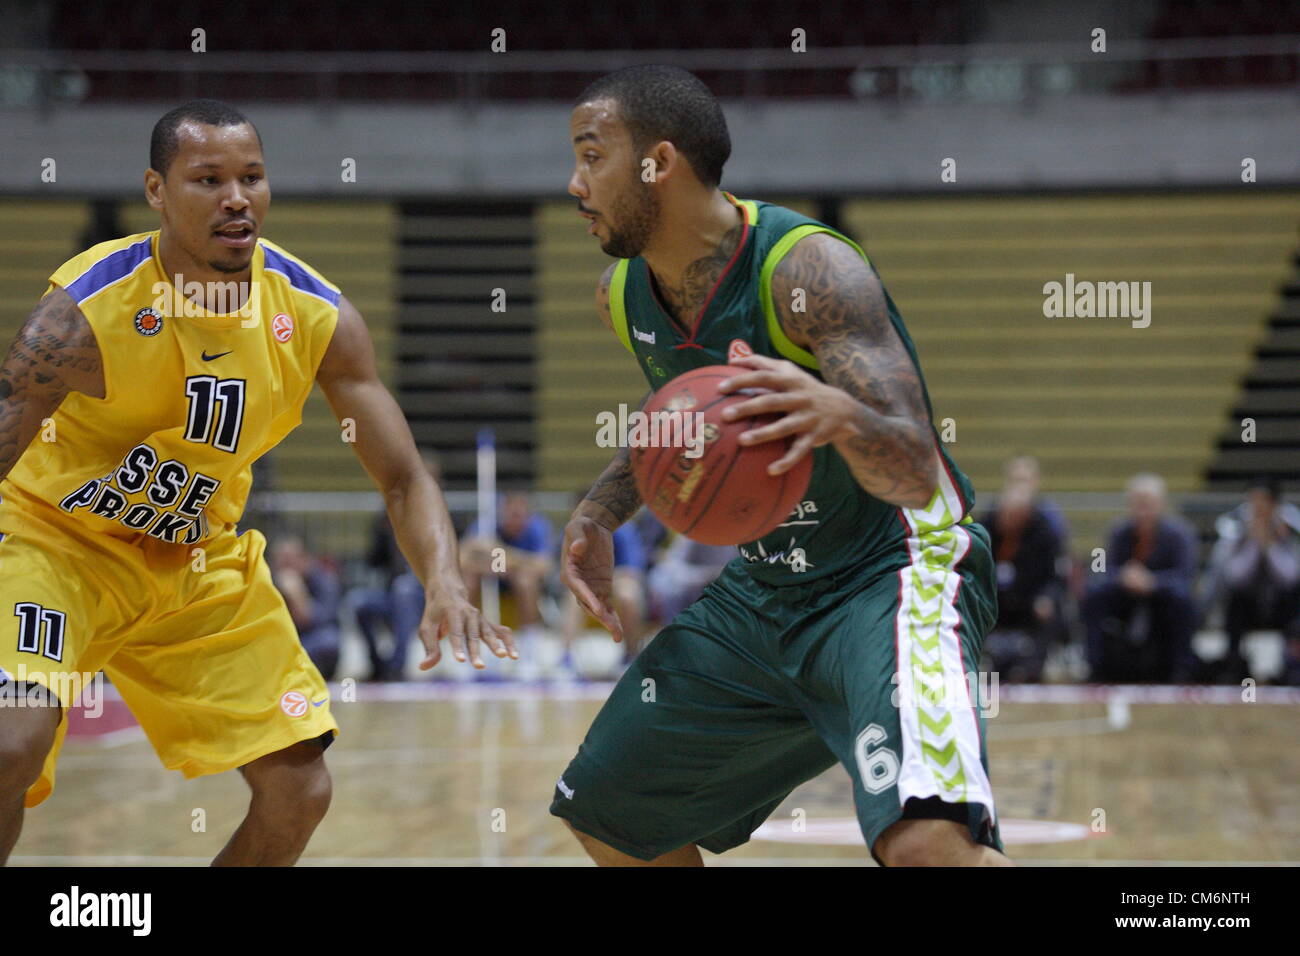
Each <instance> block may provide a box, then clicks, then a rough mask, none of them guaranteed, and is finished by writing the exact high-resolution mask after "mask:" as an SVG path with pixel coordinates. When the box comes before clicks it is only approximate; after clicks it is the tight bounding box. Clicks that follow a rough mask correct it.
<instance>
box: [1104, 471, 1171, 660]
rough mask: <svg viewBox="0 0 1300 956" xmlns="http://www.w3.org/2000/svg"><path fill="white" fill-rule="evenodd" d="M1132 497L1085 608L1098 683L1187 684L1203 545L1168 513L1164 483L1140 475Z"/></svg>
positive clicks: (1132, 486) (1133, 482)
mask: <svg viewBox="0 0 1300 956" xmlns="http://www.w3.org/2000/svg"><path fill="white" fill-rule="evenodd" d="M1127 496H1128V510H1129V516H1128V519H1127V520H1125V521H1123V522H1122V523H1121V524H1120V525H1118V526H1117V527H1116V528H1115V530H1114V531H1113V532H1112V533H1111V536H1110V543H1109V544H1108V545H1107V548H1106V553H1105V560H1106V564H1105V571H1103V572H1100V573H1098V574H1094V575H1093V578H1092V581H1091V582H1090V587H1089V590H1088V594H1087V596H1086V597H1085V599H1084V603H1083V618H1084V625H1085V627H1086V628H1087V634H1088V663H1089V664H1090V665H1091V666H1092V679H1093V680H1094V681H1104V682H1126V681H1154V682H1167V681H1175V682H1178V681H1186V680H1189V679H1191V677H1192V675H1193V673H1194V667H1193V663H1194V658H1193V657H1192V653H1191V639H1192V631H1193V629H1194V627H1195V622H1196V606H1195V602H1194V600H1193V598H1192V587H1193V581H1194V578H1195V575H1196V565H1197V542H1196V537H1195V534H1194V533H1193V531H1192V530H1191V528H1190V527H1189V526H1188V525H1187V523H1186V522H1185V521H1183V520H1182V519H1181V518H1179V517H1177V516H1176V515H1172V514H1169V513H1167V511H1166V507H1167V503H1166V498H1165V483H1164V481H1163V480H1162V479H1161V478H1160V477H1159V476H1157V475H1152V474H1140V475H1136V476H1135V477H1133V478H1132V479H1130V480H1129V483H1128V487H1127Z"/></svg>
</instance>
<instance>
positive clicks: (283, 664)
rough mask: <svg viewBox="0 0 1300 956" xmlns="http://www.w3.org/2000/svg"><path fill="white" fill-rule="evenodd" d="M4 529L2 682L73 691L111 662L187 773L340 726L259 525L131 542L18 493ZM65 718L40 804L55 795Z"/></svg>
mask: <svg viewBox="0 0 1300 956" xmlns="http://www.w3.org/2000/svg"><path fill="white" fill-rule="evenodd" d="M0 534H3V538H2V539H0V684H3V683H5V682H6V679H8V680H13V681H29V682H34V683H38V684H42V685H44V686H45V687H46V688H48V689H49V690H50V691H52V692H54V693H55V695H56V696H58V695H59V694H60V691H62V692H63V693H64V695H66V693H67V690H68V688H69V687H72V686H77V677H78V675H80V676H81V677H82V679H89V676H90V675H93V674H95V673H96V672H98V671H100V670H101V669H102V670H103V672H104V673H105V674H106V675H107V677H108V678H109V680H111V681H112V682H113V685H114V686H115V687H116V688H117V689H118V691H119V692H120V693H121V695H122V699H123V700H124V701H125V703H126V705H127V706H128V707H129V708H130V709H131V712H132V713H133V714H134V715H135V718H136V719H137V720H138V721H139V722H140V725H141V726H142V727H143V728H144V732H145V734H146V735H147V736H148V738H149V742H150V743H151V744H152V745H153V747H154V750H155V751H157V753H158V756H159V758H160V759H161V760H162V762H163V764H164V765H165V766H166V767H168V768H169V769H172V770H179V771H181V772H182V773H184V774H185V776H186V777H197V776H202V775H204V774H211V773H221V772H222V771H225V770H231V769H234V768H235V767H240V766H243V765H244V764H247V763H249V762H251V761H253V760H256V759H257V758H258V757H263V756H266V755H267V754H270V753H274V752H276V751H278V750H283V749H284V748H286V747H289V746H291V745H293V744H295V743H297V742H298V741H302V740H313V739H316V738H321V737H323V736H324V735H326V734H331V735H332V734H337V733H338V724H336V723H335V722H334V718H333V716H332V715H331V714H330V708H329V692H328V690H327V688H326V686H325V681H324V680H323V679H322V678H321V675H320V672H319V671H318V670H317V669H316V667H315V666H314V665H313V664H312V662H311V660H310V659H309V658H308V657H307V654H306V652H305V651H303V649H302V645H301V643H300V642H299V639H298V632H297V629H296V628H295V627H294V624H293V619H292V618H291V617H290V616H289V610H288V608H287V607H286V606H285V603H284V599H283V598H282V597H281V596H280V593H279V591H277V590H276V588H275V586H274V585H273V584H272V583H271V571H270V568H269V567H268V566H267V563H266V560H265V558H264V552H265V549H266V539H265V538H264V537H263V536H262V534H261V532H258V531H253V530H250V531H246V532H245V533H244V534H242V535H236V534H235V531H234V528H233V527H229V526H228V527H227V528H226V530H224V531H222V532H219V533H217V534H216V535H214V536H213V537H211V538H209V539H208V540H206V541H202V542H199V543H198V544H196V545H188V546H187V545H174V544H166V543H163V542H160V541H157V540H155V539H152V538H149V537H147V536H144V535H140V536H137V537H135V538H132V539H129V540H128V539H120V538H114V537H111V536H109V535H104V534H99V533H96V532H92V531H88V530H85V529H81V528H78V527H76V526H75V523H74V522H72V521H70V520H64V519H62V518H61V516H60V515H59V513H58V512H56V511H54V510H53V509H43V508H40V507H39V506H36V507H25V508H22V509H19V508H17V507H15V506H14V503H13V501H12V500H6V501H5V502H4V505H3V506H0ZM195 549H201V550H199V551H197V552H196V551H195ZM61 703H62V704H63V705H64V707H67V706H68V705H70V704H72V703H73V701H71V700H61ZM4 717H5V713H4V709H3V708H0V720H3V719H4ZM67 723H68V722H67V719H66V716H65V717H62V718H61V719H60V722H59V729H58V735H57V737H56V739H55V743H54V746H53V747H52V748H51V749H50V753H49V755H48V756H47V757H46V759H45V766H44V768H43V769H42V771H41V777H40V779H39V780H38V781H37V782H36V783H35V784H33V786H32V787H31V788H30V789H29V790H28V792H27V798H26V805H27V806H29V807H33V806H36V805H37V804H38V803H40V802H42V801H43V800H44V799H45V798H46V797H48V796H49V795H50V793H51V791H52V790H53V789H54V770H55V763H56V761H57V759H58V754H59V750H60V748H61V747H62V744H63V738H64V734H65V732H66V729H67ZM331 739H332V736H330V737H325V741H326V742H328V741H329V740H331Z"/></svg>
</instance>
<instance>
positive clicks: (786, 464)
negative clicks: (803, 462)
mask: <svg viewBox="0 0 1300 956" xmlns="http://www.w3.org/2000/svg"><path fill="white" fill-rule="evenodd" d="M812 448H813V436H812V432H804V433H803V434H802V435H800V436H799V437H798V438H796V439H795V440H794V443H793V444H792V445H791V446H790V450H789V451H788V452H786V453H785V455H784V456H783V457H781V458H778V459H777V460H776V461H774V462H772V464H770V465H768V466H767V473H768V474H769V475H774V476H775V475H780V474H783V473H784V472H787V471H789V470H790V469H791V468H793V467H794V466H795V465H797V464H798V463H799V459H800V458H802V457H803V456H804V455H806V454H808V452H810V451H812Z"/></svg>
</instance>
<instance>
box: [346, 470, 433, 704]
mask: <svg viewBox="0 0 1300 956" xmlns="http://www.w3.org/2000/svg"><path fill="white" fill-rule="evenodd" d="M420 458H421V459H422V460H423V461H424V466H425V468H427V469H428V471H429V475H430V477H432V478H433V480H434V483H435V484H438V485H441V483H442V468H441V466H440V464H439V462H438V456H437V455H436V454H434V452H433V451H431V450H428V449H426V450H424V451H422V452H421V453H420ZM366 564H367V566H369V567H370V568H373V569H374V570H375V571H376V572H377V573H378V574H379V575H380V576H381V583H380V585H379V586H378V587H368V588H358V589H357V590H356V591H354V592H353V593H352V594H351V595H349V602H350V603H351V605H352V608H353V612H354V613H355V615H356V619H357V628H358V629H359V630H360V631H361V637H362V639H363V640H364V641H365V642H366V651H367V653H368V654H369V657H370V676H371V679H372V680H379V681H390V680H401V679H402V677H403V676H404V671H405V669H406V655H407V652H408V649H409V647H410V643H411V639H412V638H413V637H415V635H416V633H417V632H418V630H419V627H420V618H421V617H422V616H423V614H424V588H423V587H422V586H421V584H420V579H419V578H417V577H416V576H415V573H414V572H413V571H412V570H411V567H410V565H409V564H407V563H406V557H405V556H404V555H403V554H402V550H401V548H399V547H398V544H397V537H396V535H394V534H393V526H392V523H391V522H390V521H389V520H388V512H387V511H386V510H385V511H381V512H380V513H379V514H377V515H376V516H375V521H374V525H373V527H372V529H371V538H370V551H369V553H368V554H367V555H366ZM384 630H387V632H388V636H389V643H388V647H387V648H384V647H383V646H382V637H383V631H384Z"/></svg>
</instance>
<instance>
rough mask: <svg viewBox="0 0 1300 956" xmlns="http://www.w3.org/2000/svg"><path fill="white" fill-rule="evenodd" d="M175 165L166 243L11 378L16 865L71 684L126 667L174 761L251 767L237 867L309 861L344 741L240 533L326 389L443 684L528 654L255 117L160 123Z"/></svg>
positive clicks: (49, 774)
mask: <svg viewBox="0 0 1300 956" xmlns="http://www.w3.org/2000/svg"><path fill="white" fill-rule="evenodd" d="M150 167H151V168H150V169H149V170H148V172H147V173H146V174H145V194H146V196H147V198H148V200H149V204H150V205H151V206H153V208H154V209H156V210H158V212H159V214H160V216H161V220H162V222H161V229H160V230H159V231H158V232H153V233H146V234H142V235H138V236H130V237H128V238H125V239H119V240H115V241H113V242H108V243H103V244H101V245H98V246H95V247H94V248H92V249H90V250H88V251H87V252H84V253H82V254H81V255H79V256H77V257H76V258H74V259H72V260H71V261H70V262H68V263H67V264H65V265H64V266H63V267H61V268H60V269H58V270H57V271H56V272H55V273H54V274H53V276H51V279H50V287H49V289H48V290H47V291H46V294H45V296H44V298H43V299H42V300H41V302H40V304H39V305H38V306H37V307H36V309H35V311H33V312H32V314H31V317H30V318H29V319H28V320H27V323H26V324H25V325H24V327H23V328H22V330H21V331H20V332H19V334H18V336H17V338H16V339H15V341H14V343H13V345H12V347H11V348H10V351H9V354H8V357H7V358H6V359H5V362H4V365H3V367H2V368H0V478H3V479H4V480H3V482H0V499H2V500H0V535H2V537H0V695H3V694H5V693H8V694H9V697H10V702H12V701H13V700H14V699H15V695H17V694H21V695H23V698H24V701H23V702H24V706H22V707H14V706H4V707H0V862H2V861H3V860H4V859H5V858H6V857H7V856H8V854H9V852H10V851H11V850H12V848H13V846H14V843H15V842H16V840H17V839H18V834H19V830H20V828H21V825H22V815H23V808H24V806H28V807H31V806H35V805H36V804H38V803H40V802H41V801H42V800H44V799H45V798H46V797H47V796H48V795H49V794H50V791H51V790H52V788H53V786H54V769H55V760H56V757H57V754H58V751H59V747H60V744H61V743H62V739H63V733H64V728H65V727H66V721H65V720H64V719H63V707H64V706H67V705H68V704H69V703H70V701H69V700H67V699H61V698H60V696H59V695H60V693H63V694H64V696H67V693H66V690H65V688H66V687H68V686H71V685H72V684H73V681H71V680H70V679H68V675H75V674H87V675H88V674H94V673H95V672H97V671H99V670H100V669H101V668H102V669H103V670H104V672H105V673H106V674H107V675H108V676H109V677H110V678H111V679H112V681H113V683H114V685H115V686H116V687H117V688H118V689H119V690H120V691H121V694H122V697H123V699H124V700H125V701H126V703H127V704H128V706H130V708H131V710H132V712H133V713H134V714H135V716H136V717H137V719H138V720H139V721H140V723H141V725H142V726H143V727H144V730H145V733H146V734H147V735H148V737H149V740H150V742H151V743H152V744H153V746H154V748H155V750H156V751H157V752H158V755H159V757H160V758H161V760H162V761H163V763H164V764H165V765H166V766H167V767H169V768H172V769H177V770H181V771H183V772H184V773H185V775H186V776H187V777H194V776H199V775H202V774H211V773H220V772H221V771H225V770H231V769H234V768H236V767H238V768H239V769H240V771H241V772H242V773H243V775H244V778H245V780H247V782H248V784H249V786H250V788H251V789H252V800H251V803H250V806H249V810H248V814H247V816H246V817H245V819H244V821H243V823H242V824H241V825H240V827H239V829H238V830H236V832H235V834H234V836H233V837H232V838H231V839H230V842H229V843H227V845H226V846H225V848H224V849H223V850H222V851H221V853H220V854H219V855H218V856H217V858H216V861H215V862H216V863H218V864H222V865H239V864H243V865H249V864H264V865H284V864H291V863H293V862H294V861H296V860H297V859H298V857H299V855H300V854H301V853H302V850H303V848H304V847H305V846H306V845H307V841H308V839H309V838H310V836H311V834H312V832H313V830H314V829H315V828H316V825H317V824H318V823H319V822H320V820H321V818H322V817H323V815H324V813H325V811H326V808H327V807H328V805H329V800H330V779H329V775H328V773H327V771H326V769H325V762H324V750H325V748H326V747H327V746H328V745H329V743H330V742H331V741H332V740H333V737H334V734H335V733H336V732H337V730H338V725H337V724H336V723H335V722H334V719H333V717H332V716H331V715H330V709H329V694H328V691H327V689H326V685H325V683H324V682H323V681H322V679H321V676H320V673H319V672H318V671H317V670H316V668H315V667H313V666H312V664H311V662H310V660H309V659H308V657H307V655H306V654H305V653H304V651H303V649H302V647H301V645H300V644H299V641H298V636H297V632H296V631H295V629H294V625H293V622H292V620H291V619H290V616H289V613H288V611H287V609H286V607H285V603H284V601H283V600H282V599H281V597H280V595H279V593H278V592H277V591H276V590H275V588H274V586H273V585H272V583H271V575H270V572H269V569H268V567H267V564H266V561H265V560H264V557H263V552H264V549H265V546H266V540H265V538H263V536H262V534H261V533H260V532H258V531H255V530H253V531H246V532H245V533H244V534H242V535H238V536H237V535H236V533H235V523H236V522H237V521H238V519H239V517H240V515H241V514H242V512H243V509H244V502H245V498H246V496H247V494H248V489H249V485H250V482H251V476H250V466H251V464H252V463H253V461H254V460H255V459H257V458H258V457H259V456H261V455H262V454H264V453H265V452H266V451H267V450H268V449H270V448H272V447H273V446H275V445H276V444H277V443H278V442H279V441H280V440H281V439H282V438H284V436H285V435H286V434H287V433H288V432H289V431H291V430H292V429H293V428H294V427H295V426H296V425H297V424H298V423H299V421H300V420H301V413H302V406H303V402H304V401H305V400H306V398H307V396H308V394H309V393H310V391H311V387H312V382H313V381H315V382H319V383H320V386H321V389H322V390H323V391H324V393H325V395H326V397H327V399H328V400H329V402H330V405H331V407H332V408H333V410H334V412H335V414H336V415H337V416H338V418H339V419H340V421H345V420H347V419H351V420H352V422H353V423H354V425H353V427H354V429H355V439H356V440H355V448H356V452H357V455H358V457H360V459H361V462H362V464H363V465H364V466H365V468H366V470H367V472H369V474H370V476H371V477H372V478H373V479H374V482H375V484H376V485H377V486H378V488H379V489H380V490H381V491H382V492H383V495H384V499H385V503H386V505H387V509H388V514H389V517H390V518H391V520H392V524H393V528H394V529H395V532H396V534H397V537H398V543H399V544H400V546H401V548H402V551H403V553H404V554H405V555H406V556H407V558H408V559H409V561H410V563H411V567H412V569H413V570H414V571H415V573H416V574H417V575H418V576H419V577H420V579H421V582H422V584H423V585H424V589H425V595H426V607H425V612H424V618H423V620H422V621H421V623H420V637H421V640H422V641H423V642H424V645H425V647H426V649H427V651H428V656H427V657H426V658H425V660H424V662H423V663H422V664H421V667H422V668H429V667H432V666H433V665H434V664H436V663H437V662H438V660H439V659H440V657H441V652H440V649H439V641H440V640H441V639H442V638H443V637H447V638H448V639H449V641H450V643H451V646H452V648H453V651H454V653H455V656H456V658H457V659H458V660H460V661H464V660H466V659H467V658H468V659H471V660H472V661H473V664H474V666H476V667H482V666H483V663H482V660H481V656H480V653H479V649H478V644H479V642H480V641H482V643H484V644H486V645H487V647H488V648H490V649H491V650H492V651H493V652H494V653H496V654H497V655H498V656H502V657H504V656H506V655H507V654H509V655H510V656H517V655H516V654H515V649H514V645H513V642H512V640H511V637H510V634H509V631H507V630H506V629H505V628H499V627H496V626H494V625H492V624H489V623H488V622H487V621H485V620H484V619H483V618H482V617H481V616H480V614H479V612H478V611H477V610H475V608H474V607H473V605H472V604H471V603H470V602H469V600H468V598H467V594H466V589H465V586H464V583H463V582H462V580H461V577H460V572H459V569H458V562H457V555H456V537H455V535H454V534H453V532H452V526H451V522H450V519H449V518H448V515H447V510H446V505H445V504H444V502H443V499H442V495H441V492H440V491H439V489H438V487H437V486H436V485H435V484H434V482H433V480H432V479H431V478H430V477H429V475H428V472H427V470H426V469H425V467H424V466H423V464H422V462H421V460H420V457H419V454H418V453H417V451H416V447H415V443H414V441H413V440H412V437H411V432H410V429H409V427H408V426H407V423H406V420H405V418H404V417H403V415H402V413H401V411H400V410H399V408H398V407H397V404H396V403H395V402H394V400H393V398H392V396H391V395H390V394H389V392H388V391H387V389H386V388H385V387H384V386H383V384H382V383H381V382H380V381H379V379H378V377H377V376H376V372H375V362H374V351H373V348H372V345H371V342H370V336H369V334H368V332H367V331H366V326H365V323H364V322H363V321H362V318H361V316H360V315H359V314H358V313H357V310H356V309H355V308H354V307H353V306H352V305H351V303H349V302H348V300H347V299H346V298H344V297H343V296H342V295H341V294H340V293H339V290H338V289H337V288H336V287H335V286H333V285H331V284H330V283H329V282H327V281H326V280H325V279H324V278H322V277H321V276H320V275H319V274H318V273H316V272H315V271H314V270H312V269H311V268H310V267H309V266H307V265H306V264H305V263H303V262H301V261H300V260H298V259H295V258H294V257H293V256H291V255H289V254H288V253H287V252H285V251H284V250H283V249H280V248H279V247H277V246H275V245H273V244H272V243H270V242H267V241H266V240H263V239H261V238H260V237H259V233H260V231H261V228H262V224H263V222H264V220H265V218H266V212H267V207H268V206H269V204H270V198H271V194H270V189H269V187H268V185H267V180H266V173H265V167H264V165H263V158H262V148H261V139H260V137H259V136H258V134H257V131H256V130H255V129H254V128H253V126H252V124H251V123H249V122H248V120H247V119H246V118H245V117H244V116H243V115H241V114H240V113H238V112H237V111H235V110H233V109H231V108H230V107H228V106H225V105H224V104H221V103H217V102H215V101H212V100H197V101H194V102H192V103H189V104H186V105H185V106H182V107H180V108H178V109H176V110H173V111H171V112H170V113H168V114H167V115H166V116H164V117H163V118H162V119H161V120H160V121H159V123H158V125H157V126H156V127H155V128H154V132H153V138H152V142H151V144H150ZM346 228H347V227H346V224H345V223H344V224H340V229H341V230H342V231H343V232H344V233H345V234H346ZM222 299H224V300H225V301H219V300H222ZM5 684H8V685H9V686H8V687H4V686H3V685H5ZM39 704H45V705H47V706H34V705H39Z"/></svg>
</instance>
